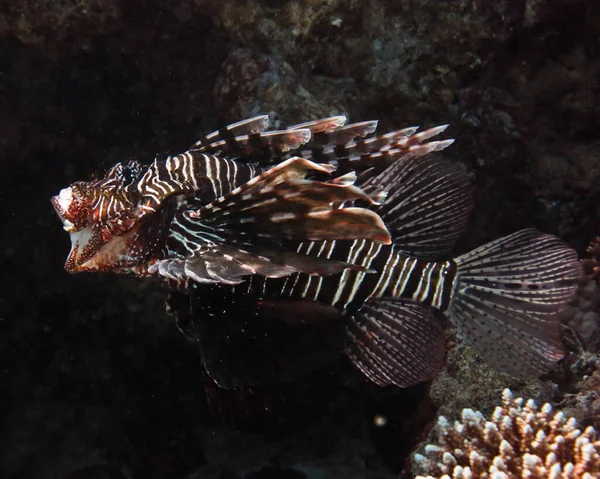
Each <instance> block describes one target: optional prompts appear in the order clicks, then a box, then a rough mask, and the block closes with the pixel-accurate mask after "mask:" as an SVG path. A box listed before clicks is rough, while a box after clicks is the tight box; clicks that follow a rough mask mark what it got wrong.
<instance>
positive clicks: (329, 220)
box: [188, 158, 391, 244]
mask: <svg viewBox="0 0 600 479" xmlns="http://www.w3.org/2000/svg"><path fill="white" fill-rule="evenodd" d="M332 168H333V167H331V166H330V165H318V164H316V163H312V162H310V161H308V160H305V159H302V158H292V159H290V160H288V161H286V162H284V163H282V164H280V165H277V166H276V167H274V168H272V169H270V170H268V171H267V172H265V173H263V174H262V175H259V176H257V177H256V178H253V179H252V180H250V181H249V182H247V183H245V184H244V185H242V186H240V187H238V188H236V189H235V190H233V191H232V192H230V193H229V194H227V195H225V196H223V197H222V198H219V199H218V200H216V201H214V202H213V203H211V204H209V205H207V206H205V207H203V208H201V209H200V210H198V211H192V212H190V213H188V215H189V218H190V219H195V218H198V220H199V221H201V222H202V223H203V224H205V225H207V226H209V227H211V228H215V229H218V230H219V231H236V232H237V233H238V234H243V235H247V236H257V237H270V238H275V239H292V240H298V241H305V240H310V241H319V240H341V239H370V240H373V241H376V242H378V243H384V244H390V242H391V238H390V235H389V232H388V230H387V228H386V226H385V224H384V223H383V221H382V219H381V218H380V217H379V215H378V214H377V213H375V212H373V211H371V210H368V209H366V208H355V207H348V208H338V207H337V205H339V204H341V203H345V202H352V201H354V200H363V201H367V202H369V203H371V204H376V199H373V198H371V197H370V196H369V195H367V194H366V193H365V192H364V191H362V190H361V189H359V188H357V187H355V186H351V185H347V186H345V185H343V184H335V183H324V182H318V181H310V180H304V179H303V178H304V177H305V176H306V174H307V172H308V171H310V170H316V171H321V172H325V173H328V172H329V171H331V169H332ZM375 196H376V198H377V195H375Z"/></svg>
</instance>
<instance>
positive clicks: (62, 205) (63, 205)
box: [50, 187, 75, 232]
mask: <svg viewBox="0 0 600 479" xmlns="http://www.w3.org/2000/svg"><path fill="white" fill-rule="evenodd" d="M50 201H51V202H52V206H53V207H54V210H55V211H56V213H57V214H58V217H59V218H60V220H61V221H62V223H63V229H64V230H65V231H67V232H72V231H75V224H74V223H73V222H72V221H70V220H69V219H68V218H67V215H68V214H69V213H68V212H69V208H70V207H71V205H72V203H73V188H71V187H69V188H63V189H62V190H60V193H59V194H58V195H56V196H53V197H52V198H50Z"/></svg>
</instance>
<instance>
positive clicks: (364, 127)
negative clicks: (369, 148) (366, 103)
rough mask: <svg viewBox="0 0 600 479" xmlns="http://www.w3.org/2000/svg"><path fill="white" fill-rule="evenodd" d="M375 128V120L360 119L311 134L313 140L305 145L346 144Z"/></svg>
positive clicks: (371, 131)
mask: <svg viewBox="0 0 600 479" xmlns="http://www.w3.org/2000/svg"><path fill="white" fill-rule="evenodd" d="M376 129H377V120H370V121H361V122H360V123H351V124H350V125H346V126H342V127H340V128H337V129H335V130H332V131H331V132H328V133H326V132H319V133H315V134H313V140H312V141H311V142H309V143H308V144H307V147H311V146H313V145H317V144H320V145H346V144H347V143H350V142H351V141H352V140H354V139H355V138H362V137H365V136H367V135H369V134H370V133H373V132H374V131H375V130H376Z"/></svg>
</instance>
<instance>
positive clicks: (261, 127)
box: [190, 115, 269, 150]
mask: <svg viewBox="0 0 600 479" xmlns="http://www.w3.org/2000/svg"><path fill="white" fill-rule="evenodd" d="M268 127H269V115H259V116H255V117H253V118H248V119H246V120H242V121H238V122H236V123H232V124H231V125H227V126H226V127H224V128H220V129H218V130H215V131H213V132H212V133H209V134H208V135H205V136H204V137H202V138H201V139H200V140H198V141H197V142H196V143H194V145H193V146H192V147H191V148H190V150H202V148H206V147H209V145H211V144H214V143H217V142H219V141H225V142H228V141H232V140H233V139H235V137H236V136H241V135H254V134H257V133H261V132H263V131H265V130H266V129H267V128H268Z"/></svg>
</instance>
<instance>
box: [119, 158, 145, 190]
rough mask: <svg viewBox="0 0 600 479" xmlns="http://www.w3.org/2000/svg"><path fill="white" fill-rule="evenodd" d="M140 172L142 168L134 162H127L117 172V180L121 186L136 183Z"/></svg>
mask: <svg viewBox="0 0 600 479" xmlns="http://www.w3.org/2000/svg"><path fill="white" fill-rule="evenodd" d="M141 172H142V166H141V165H140V164H139V163H138V162H137V161H134V160H131V161H128V162H127V163H126V164H125V165H122V166H121V168H119V170H118V171H117V178H118V180H119V182H120V183H121V186H129V185H131V184H132V183H133V182H134V181H136V180H137V179H138V178H139V176H140V174H141Z"/></svg>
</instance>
